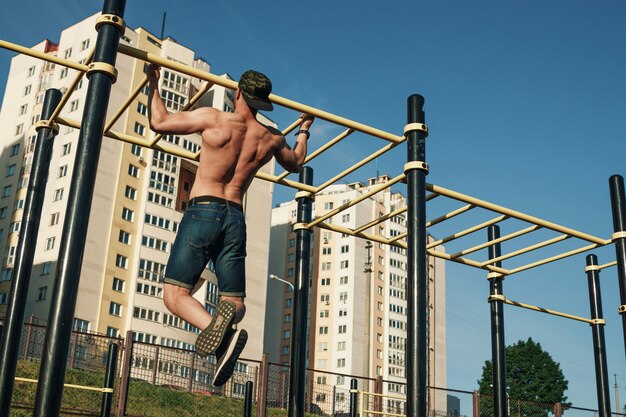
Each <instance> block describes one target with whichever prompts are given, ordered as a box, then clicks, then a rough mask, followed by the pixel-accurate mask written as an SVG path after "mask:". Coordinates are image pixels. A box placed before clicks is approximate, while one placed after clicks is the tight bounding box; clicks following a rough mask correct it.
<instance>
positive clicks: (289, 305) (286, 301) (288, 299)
mask: <svg viewBox="0 0 626 417" xmlns="http://www.w3.org/2000/svg"><path fill="white" fill-rule="evenodd" d="M285 307H291V298H287V299H286V300H285Z"/></svg>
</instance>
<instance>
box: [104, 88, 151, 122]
mask: <svg viewBox="0 0 626 417" xmlns="http://www.w3.org/2000/svg"><path fill="white" fill-rule="evenodd" d="M146 84H148V77H147V76H146V77H144V79H143V80H142V81H141V82H140V83H139V85H137V87H135V89H134V90H133V92H132V93H131V94H130V96H129V97H128V98H127V99H126V101H125V102H124V104H122V106H121V107H120V108H119V109H118V110H117V112H116V113H115V114H114V115H113V117H112V118H111V120H109V122H108V123H107V124H106V125H105V126H104V131H105V132H106V131H109V130H111V128H112V127H113V125H114V124H115V122H117V121H118V119H119V118H120V117H122V115H123V114H124V112H125V111H126V109H128V106H130V104H131V103H132V102H133V100H135V99H136V98H137V96H138V95H139V93H141V90H143V88H144V87H145V86H146ZM146 106H148V103H146Z"/></svg>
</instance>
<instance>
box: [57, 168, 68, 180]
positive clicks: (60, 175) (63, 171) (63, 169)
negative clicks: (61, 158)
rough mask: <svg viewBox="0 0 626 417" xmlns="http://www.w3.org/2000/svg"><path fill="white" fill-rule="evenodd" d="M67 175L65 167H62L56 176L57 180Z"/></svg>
mask: <svg viewBox="0 0 626 417" xmlns="http://www.w3.org/2000/svg"><path fill="white" fill-rule="evenodd" d="M66 175H67V165H63V166H62V167H59V175H58V176H57V178H63V177H65V176H66Z"/></svg>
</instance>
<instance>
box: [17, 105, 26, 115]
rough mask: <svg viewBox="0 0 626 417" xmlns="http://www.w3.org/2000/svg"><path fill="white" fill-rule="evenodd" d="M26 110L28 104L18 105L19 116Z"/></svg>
mask: <svg viewBox="0 0 626 417" xmlns="http://www.w3.org/2000/svg"><path fill="white" fill-rule="evenodd" d="M27 111H28V104H22V105H21V106H20V114H19V115H20V116H21V115H23V114H26V112H27Z"/></svg>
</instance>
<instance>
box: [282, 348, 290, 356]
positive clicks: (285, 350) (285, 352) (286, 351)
mask: <svg viewBox="0 0 626 417" xmlns="http://www.w3.org/2000/svg"><path fill="white" fill-rule="evenodd" d="M283 355H289V346H283Z"/></svg>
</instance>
